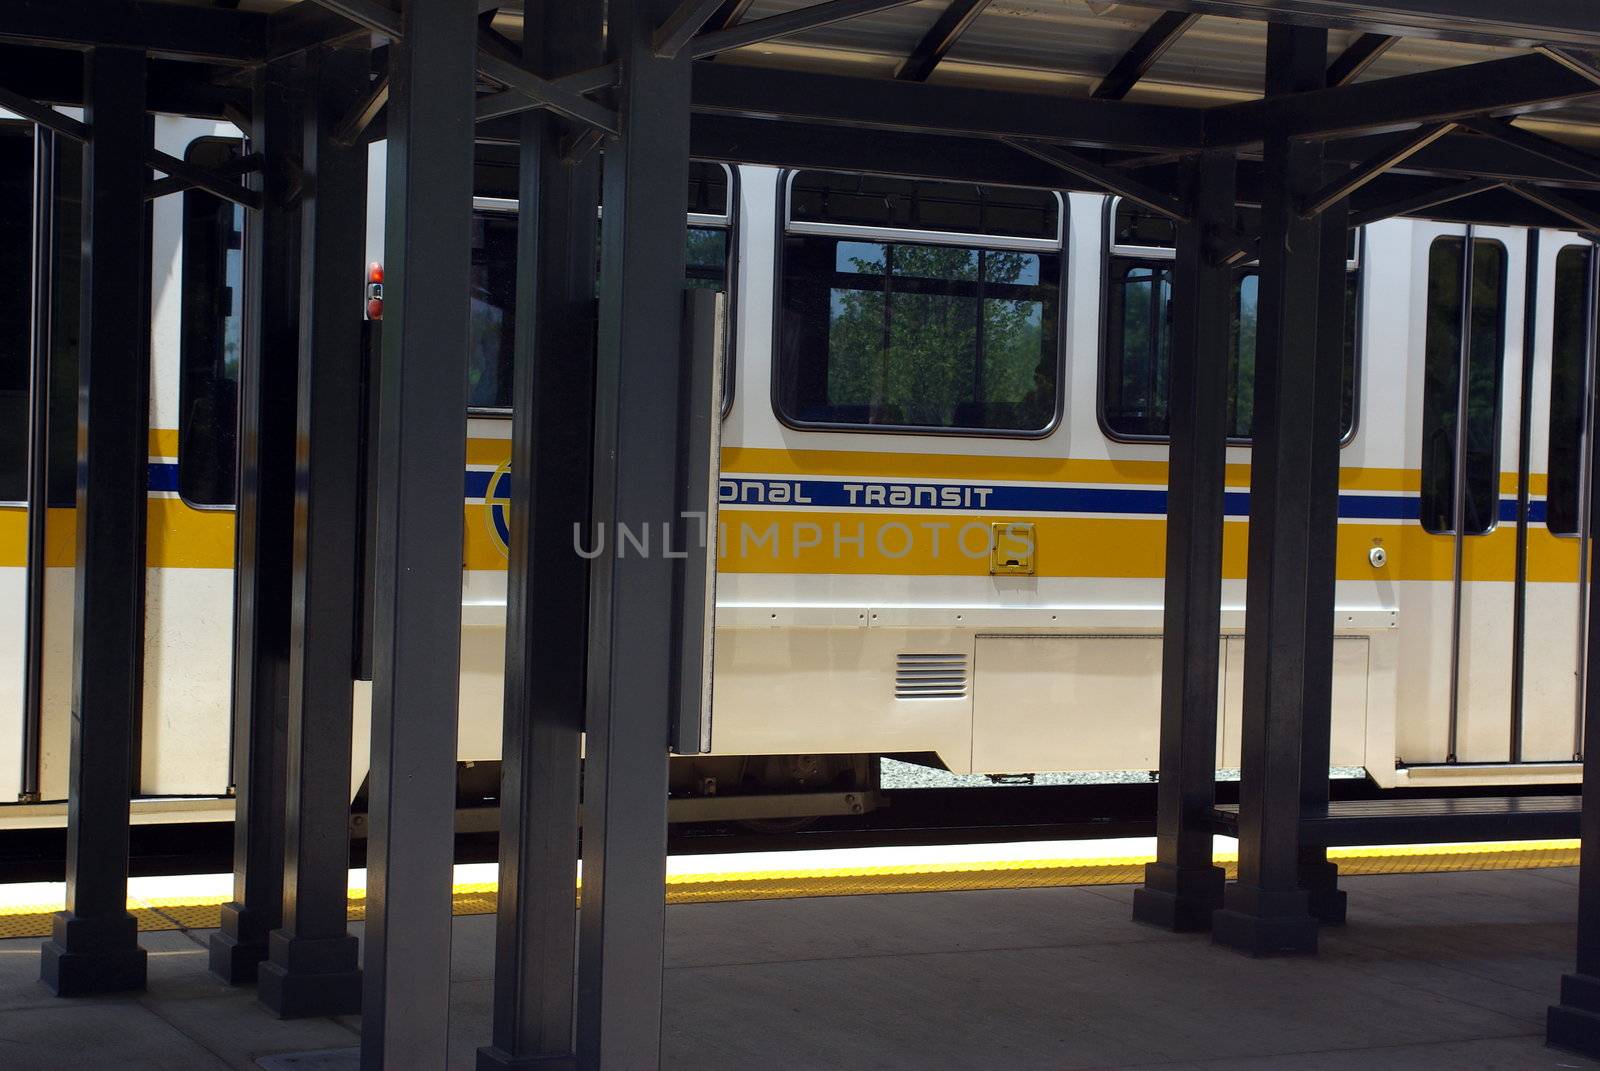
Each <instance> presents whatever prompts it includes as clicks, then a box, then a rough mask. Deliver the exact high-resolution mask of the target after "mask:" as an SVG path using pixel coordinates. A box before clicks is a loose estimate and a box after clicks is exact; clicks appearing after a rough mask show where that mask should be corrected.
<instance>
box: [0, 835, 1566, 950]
mask: <svg viewBox="0 0 1600 1071" xmlns="http://www.w3.org/2000/svg"><path fill="white" fill-rule="evenodd" d="M1328 857H1329V858H1330V859H1332V860H1334V861H1335V862H1337V863H1338V864H1339V872H1340V873H1341V874H1346V875H1368V874H1426V873H1442V872H1446V871H1458V870H1532V869H1538V868H1542V867H1566V866H1577V865H1578V842H1577V841H1576V840H1539V841H1507V842H1504V843H1497V844H1443V845H1420V846H1419V845H1407V846H1404V847H1396V848H1334V849H1331V850H1329V852H1328ZM1149 861H1150V859H1149V857H1148V856H1144V857H1130V858H1124V859H1040V860H1019V861H1005V862H994V861H987V862H976V863H928V864H911V865H905V866H861V867H838V868H829V869H811V870H762V871H750V872H748V873H722V874H682V875H674V876H672V877H669V878H668V879H667V903H669V904H704V903H715V902H719V901H728V900H783V899H791V898H800V897H809V896H860V895H866V894H872V893H912V892H961V891H968V890H974V889H1037V888H1058V887H1064V886H1072V885H1131V884H1135V883H1137V882H1138V881H1140V880H1141V879H1142V878H1143V876H1144V865H1145V864H1146V863H1148V862H1149ZM1217 862H1218V863H1219V864H1220V865H1221V866H1222V867H1223V869H1225V870H1226V871H1227V872H1228V876H1229V877H1230V878H1231V877H1233V874H1234V867H1235V863H1236V860H1235V859H1234V858H1231V857H1227V856H1222V855H1219V856H1218V857H1217ZM454 899H455V913H456V914H457V915H486V914H490V913H492V912H493V911H494V909H495V886H494V885H493V884H470V885H457V886H456V887H455V891H454ZM224 900H225V898H224V897H213V898H211V899H204V900H201V899H191V900H185V899H152V900H130V901H129V903H128V910H129V912H130V913H132V914H133V916H134V917H135V918H137V919H138V920H139V929H141V930H186V929H188V930H198V929H211V928H214V927H215V926H216V925H217V920H218V909H219V907H220V906H221V904H222V903H223V902H224ZM366 907H367V905H366V894H365V892H363V891H361V890H352V892H351V894H350V918H351V919H361V918H365V917H366ZM55 910H56V909H55V908H53V907H49V906H28V907H0V938H7V937H47V936H49V934H50V920H51V917H52V914H53V912H54V911H55Z"/></svg>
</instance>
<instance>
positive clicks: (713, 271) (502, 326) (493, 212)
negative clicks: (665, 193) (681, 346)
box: [467, 145, 733, 412]
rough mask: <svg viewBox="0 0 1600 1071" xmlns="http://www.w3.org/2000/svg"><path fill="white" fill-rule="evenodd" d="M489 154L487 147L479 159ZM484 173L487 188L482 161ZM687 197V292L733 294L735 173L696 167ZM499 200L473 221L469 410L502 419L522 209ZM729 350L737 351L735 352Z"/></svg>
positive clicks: (482, 203)
mask: <svg viewBox="0 0 1600 1071" xmlns="http://www.w3.org/2000/svg"><path fill="white" fill-rule="evenodd" d="M482 149H483V146H481V145H480V146H479V150H480V153H481V150H482ZM478 171H479V180H480V181H482V179H483V175H484V165H483V163H482V161H481V160H480V163H479V168H478ZM501 192H504V190H501ZM511 193H512V194H514V193H515V190H514V189H512V190H511ZM688 193H689V196H688V207H689V234H688V242H687V246H686V248H685V257H684V260H685V269H684V285H686V286H697V287H704V288H706V289H709V290H716V291H718V292H719V293H721V292H726V291H727V289H728V278H729V277H728V248H729V244H730V236H731V231H732V223H733V210H732V204H731V201H730V183H729V181H728V169H727V168H726V167H724V166H723V165H721V164H710V163H704V162H702V161H693V162H691V163H690V165H689V191H688ZM496 200H498V199H496V198H488V197H480V198H478V199H477V202H476V208H475V210H474V212H473V214H472V334H471V358H470V362H469V365H468V370H467V392H468V393H467V399H468V400H467V404H468V406H469V408H471V409H474V410H479V411H483V410H487V411H491V412H496V411H499V412H503V411H507V410H509V409H510V408H511V371H512V366H513V360H514V358H515V352H516V330H515V328H516V315H517V307H516V306H517V299H516V285H517V216H516V208H517V206H516V202H515V201H514V200H503V201H501V202H500V203H494V202H495V201H496ZM726 350H727V351H728V352H731V351H732V347H731V346H729V347H726ZM731 390H732V377H731V376H729V375H727V374H726V369H724V375H723V392H724V396H725V397H724V406H723V408H724V409H726V401H727V398H728V394H729V392H730V391H731Z"/></svg>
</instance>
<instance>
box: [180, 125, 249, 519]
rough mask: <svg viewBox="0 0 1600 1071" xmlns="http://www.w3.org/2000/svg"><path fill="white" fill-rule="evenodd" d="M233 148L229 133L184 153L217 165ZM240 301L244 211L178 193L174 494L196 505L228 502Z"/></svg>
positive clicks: (235, 437) (198, 193)
mask: <svg viewBox="0 0 1600 1071" xmlns="http://www.w3.org/2000/svg"><path fill="white" fill-rule="evenodd" d="M240 150H241V145H240V142H239V141H238V140H237V139H235V138H199V139H196V140H195V141H194V142H193V143H192V144H190V146H189V151H188V153H187V154H186V156H185V158H186V159H187V160H188V161H189V162H190V163H194V164H199V165H200V166H202V167H207V168H216V167H220V166H222V165H224V164H226V163H227V162H228V161H229V160H230V159H231V158H233V157H234V156H236V155H237V154H238V153H239V152H240ZM243 301H244V209H243V208H242V207H240V206H239V205H236V204H233V203H231V202H229V201H224V200H223V199H222V198H220V197H217V196H215V195H214V194H210V193H206V192H205V191H203V190H187V191H185V192H184V194H183V319H182V324H183V329H182V333H181V336H180V341H179V347H178V354H179V356H178V362H179V377H178V493H179V495H181V496H182V497H183V499H184V501H186V502H189V503H190V504H192V505H196V506H228V505H232V504H233V501H234V476H235V471H236V469H237V466H238V442H239V424H238V414H239V357H240V351H241V343H242V331H243V317H244V305H243Z"/></svg>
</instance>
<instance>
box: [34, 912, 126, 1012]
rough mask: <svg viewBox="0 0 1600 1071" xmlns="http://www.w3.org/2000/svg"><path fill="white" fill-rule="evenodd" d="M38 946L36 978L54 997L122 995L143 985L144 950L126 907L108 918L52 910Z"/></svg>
mask: <svg viewBox="0 0 1600 1071" xmlns="http://www.w3.org/2000/svg"><path fill="white" fill-rule="evenodd" d="M51 930H52V932H51V936H50V940H48V941H46V942H45V943H44V945H43V947H42V948H41V950H40V956H39V977H40V979H41V980H42V981H43V982H44V984H45V985H47V986H49V987H50V988H51V990H53V991H54V992H55V995H56V996H58V997H82V996H89V995H91V994H95V993H122V992H126V991H127V990H130V989H143V988H144V987H145V973H146V960H147V958H148V954H147V953H146V952H145V950H144V949H142V948H140V947H139V923H138V920H137V919H135V918H134V917H133V916H132V915H130V914H128V913H127V912H126V911H124V912H122V913H121V914H120V915H113V916H110V917H108V918H80V917H78V916H76V915H74V914H72V913H71V912H69V911H60V912H57V913H56V917H55V920H54V922H53V923H52V924H51Z"/></svg>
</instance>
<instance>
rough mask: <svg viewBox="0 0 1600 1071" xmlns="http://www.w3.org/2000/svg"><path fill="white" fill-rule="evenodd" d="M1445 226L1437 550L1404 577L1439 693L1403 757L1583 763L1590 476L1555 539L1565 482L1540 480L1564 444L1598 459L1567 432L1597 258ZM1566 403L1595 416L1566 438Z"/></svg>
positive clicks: (1427, 407)
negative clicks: (1554, 429)
mask: <svg viewBox="0 0 1600 1071" xmlns="http://www.w3.org/2000/svg"><path fill="white" fill-rule="evenodd" d="M1433 230H1434V231H1435V233H1433V234H1432V236H1431V237H1428V236H1427V235H1426V233H1425V234H1424V237H1425V238H1427V240H1426V244H1425V248H1424V249H1423V250H1421V251H1420V252H1421V257H1420V264H1421V265H1422V266H1423V268H1424V270H1425V272H1426V285H1425V289H1424V294H1425V298H1424V300H1425V306H1424V308H1425V314H1424V319H1423V324H1422V334H1423V340H1422V341H1423V345H1422V353H1423V360H1422V362H1421V368H1420V375H1421V380H1422V382H1421V392H1420V393H1421V420H1420V425H1419V428H1420V435H1421V451H1420V473H1419V504H1418V518H1417V523H1418V525H1419V526H1420V528H1421V530H1422V533H1423V544H1421V545H1419V549H1421V550H1422V553H1421V554H1419V555H1418V556H1417V557H1416V559H1415V560H1413V561H1412V562H1410V563H1409V565H1408V566H1407V567H1406V570H1405V573H1404V574H1403V575H1405V576H1406V577H1407V578H1408V579H1414V580H1421V581H1424V583H1423V584H1420V585H1413V589H1414V591H1413V595H1421V596H1422V597H1421V598H1420V599H1413V600H1409V601H1412V603H1413V605H1412V606H1411V607H1409V609H1410V611H1411V612H1410V613H1403V614H1402V616H1403V617H1405V618H1409V619H1410V620H1409V621H1407V622H1405V624H1406V625H1408V626H1411V627H1409V628H1408V629H1407V631H1408V632H1410V633H1411V635H1412V640H1411V641H1410V643H1411V645H1412V646H1413V648H1415V647H1416V646H1417V645H1422V646H1424V647H1426V649H1427V655H1426V660H1427V662H1428V664H1429V672H1428V677H1429V679H1430V683H1429V685H1428V686H1427V692H1428V696H1427V698H1428V702H1427V705H1426V710H1427V713H1426V715H1425V716H1424V717H1422V718H1418V719H1415V724H1416V725H1419V726H1425V727H1426V728H1425V730H1424V733H1425V737H1426V739H1421V738H1419V736H1418V734H1417V733H1416V732H1415V731H1412V733H1411V735H1410V739H1409V740H1408V739H1406V738H1405V737H1404V736H1403V737H1402V740H1401V757H1402V759H1403V760H1406V761H1409V762H1413V763H1419V764H1439V763H1442V764H1443V765H1445V766H1464V767H1482V766H1484V765H1499V764H1507V763H1516V762H1521V761H1533V760H1545V761H1554V760H1561V759H1566V760H1570V759H1571V757H1572V754H1573V724H1574V722H1573V716H1574V710H1575V703H1576V696H1577V690H1576V683H1575V678H1574V674H1575V672H1576V669H1577V666H1578V665H1579V661H1578V658H1577V653H1578V639H1579V628H1578V626H1579V619H1580V607H1579V605H1578V603H1577V591H1576V585H1575V584H1573V583H1571V581H1572V580H1575V579H1576V576H1575V575H1574V576H1569V575H1568V574H1569V573H1571V572H1572V571H1573V570H1574V569H1575V568H1576V565H1577V558H1578V555H1577V550H1576V542H1578V541H1581V538H1582V532H1581V530H1580V528H1581V526H1580V525H1578V523H1577V520H1576V518H1577V517H1578V516H1579V515H1581V513H1582V510H1581V508H1580V503H1581V501H1582V492H1581V487H1580V486H1579V485H1580V484H1581V483H1582V482H1583V479H1584V474H1583V473H1582V472H1580V471H1577V470H1576V469H1574V470H1573V471H1572V472H1571V473H1570V474H1569V473H1568V472H1567V470H1566V469H1565V468H1563V471H1562V475H1561V477H1560V478H1561V479H1567V480H1570V483H1571V496H1570V513H1564V512H1562V511H1563V509H1565V508H1566V504H1565V500H1564V504H1562V505H1558V510H1557V512H1558V517H1557V521H1558V525H1570V526H1571V527H1572V528H1573V532H1572V535H1573V536H1574V537H1577V538H1576V539H1571V538H1565V537H1556V536H1554V535H1552V532H1551V529H1550V527H1549V525H1548V509H1549V506H1548V498H1547V496H1546V494H1545V493H1546V492H1547V491H1548V483H1549V480H1548V474H1547V473H1540V472H1538V471H1537V470H1538V469H1539V468H1542V467H1544V465H1545V463H1546V459H1547V458H1548V457H1549V456H1550V453H1549V452H1550V449H1551V448H1552V446H1554V448H1555V449H1556V450H1557V460H1558V461H1559V460H1560V459H1561V458H1565V457H1566V454H1565V453H1563V452H1562V451H1568V450H1569V451H1570V452H1571V453H1572V455H1573V459H1574V460H1576V459H1577V458H1578V457H1581V454H1582V451H1581V449H1580V448H1579V444H1578V442H1576V441H1572V442H1569V441H1568V440H1569V437H1570V436H1571V435H1572V434H1577V435H1578V436H1579V438H1580V439H1581V429H1582V426H1583V423H1584V421H1585V417H1584V415H1583V413H1582V402H1581V398H1582V396H1583V391H1584V379H1583V376H1584V374H1585V373H1584V372H1583V371H1582V369H1584V368H1586V367H1587V362H1586V361H1583V360H1578V361H1577V367H1578V369H1579V371H1578V380H1577V382H1576V384H1574V383H1572V382H1571V375H1572V371H1573V369H1572V368H1569V367H1568V365H1569V364H1571V363H1572V361H1573V354H1574V353H1575V352H1577V351H1582V350H1583V349H1584V348H1585V345H1586V344H1585V343H1584V342H1583V341H1582V340H1583V339H1584V338H1586V337H1587V335H1588V330H1587V317H1588V315H1589V312H1588V308H1589V302H1588V299H1587V294H1588V292H1589V282H1588V275H1587V273H1588V266H1587V263H1586V262H1585V263H1583V264H1579V265H1577V266H1576V268H1575V267H1574V263H1573V259H1572V253H1571V252H1569V251H1568V250H1569V249H1571V248H1573V247H1571V246H1570V244H1568V243H1564V242H1563V241H1562V240H1561V239H1559V238H1556V239H1554V240H1553V241H1548V242H1541V240H1540V239H1541V237H1542V236H1541V235H1539V234H1536V233H1533V232H1526V231H1516V230H1508V229H1505V228H1477V227H1467V228H1460V227H1457V228H1444V229H1443V230H1442V232H1440V231H1439V229H1437V228H1434V229H1433ZM1580 252H1581V250H1580ZM1575 270H1576V271H1577V272H1578V273H1580V275H1581V278H1579V279H1578V280H1577V281H1576V284H1575V283H1574V271H1575ZM1557 284H1561V285H1557ZM1574 301H1576V302H1577V304H1578V309H1577V312H1576V324H1577V328H1576V334H1574V319H1573V317H1574V314H1573V311H1572V303H1573V302H1574ZM1553 349H1554V350H1555V351H1558V352H1557V362H1556V363H1558V364H1560V365H1561V369H1560V375H1559V376H1554V377H1553V376H1552V374H1551V373H1552V370H1553V369H1554V365H1553V364H1552V360H1551V356H1550V355H1551V354H1552V352H1553ZM1559 351H1565V352H1566V354H1567V356H1566V357H1565V358H1562V357H1561V353H1560V352H1559ZM1574 390H1576V392H1577V393H1576V398H1573V397H1569V395H1570V394H1571V392H1572V391H1574ZM1553 391H1554V395H1553V393H1552V392H1553ZM1552 400H1554V401H1555V403H1556V405H1557V406H1558V407H1559V408H1561V410H1562V412H1563V413H1566V412H1567V411H1568V410H1570V409H1571V408H1572V407H1573V406H1574V405H1577V406H1578V412H1577V413H1576V417H1575V420H1576V423H1573V422H1572V421H1571V420H1568V421H1567V423H1566V424H1564V425H1563V428H1562V429H1561V432H1560V434H1559V435H1558V436H1557V437H1556V438H1552V437H1551V429H1550V424H1549V421H1550V412H1551V404H1552ZM1558 440H1559V441H1558ZM1541 455H1543V456H1541ZM1563 486H1564V487H1565V486H1567V485H1565V484H1564V485H1563ZM1541 497H1545V499H1546V500H1545V501H1539V499H1540V498H1541ZM1424 592H1426V594H1423V593H1424ZM1403 720H1410V716H1409V715H1407V716H1406V719H1403Z"/></svg>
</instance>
